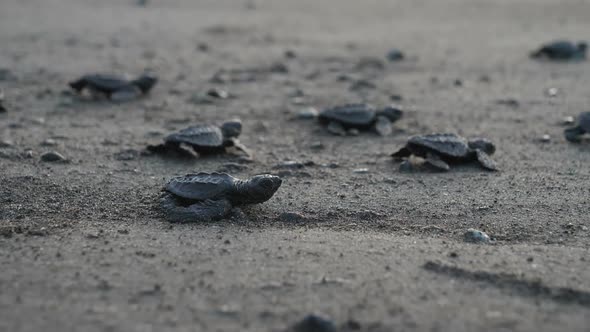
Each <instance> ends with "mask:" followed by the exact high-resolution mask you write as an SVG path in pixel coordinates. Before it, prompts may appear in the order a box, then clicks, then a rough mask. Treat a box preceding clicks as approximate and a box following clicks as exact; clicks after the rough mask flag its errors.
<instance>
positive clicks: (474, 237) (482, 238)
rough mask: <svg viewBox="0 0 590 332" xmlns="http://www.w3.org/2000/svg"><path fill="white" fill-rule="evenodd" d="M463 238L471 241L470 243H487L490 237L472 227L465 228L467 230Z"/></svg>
mask: <svg viewBox="0 0 590 332" xmlns="http://www.w3.org/2000/svg"><path fill="white" fill-rule="evenodd" d="M463 238H464V240H465V242H471V243H489V242H490V237H489V236H488V235H487V234H486V233H484V232H482V231H480V230H477V229H473V228H470V229H468V230H467V232H465V234H464V235H463Z"/></svg>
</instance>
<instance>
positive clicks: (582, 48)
mask: <svg viewBox="0 0 590 332" xmlns="http://www.w3.org/2000/svg"><path fill="white" fill-rule="evenodd" d="M578 49H579V50H580V51H582V52H586V50H587V49H588V44H587V43H586V42H583V41H581V42H579V43H578Z"/></svg>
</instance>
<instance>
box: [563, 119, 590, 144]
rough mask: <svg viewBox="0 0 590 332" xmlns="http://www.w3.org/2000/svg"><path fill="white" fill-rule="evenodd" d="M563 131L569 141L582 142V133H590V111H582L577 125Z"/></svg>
mask: <svg viewBox="0 0 590 332" xmlns="http://www.w3.org/2000/svg"><path fill="white" fill-rule="evenodd" d="M563 133H564V135H565V138H566V139H567V140H568V141H570V142H574V143H578V142H580V141H581V136H582V135H584V134H587V133H590V112H583V113H580V115H578V119H577V120H576V124H575V126H574V127H572V128H567V129H566V130H564V132H563Z"/></svg>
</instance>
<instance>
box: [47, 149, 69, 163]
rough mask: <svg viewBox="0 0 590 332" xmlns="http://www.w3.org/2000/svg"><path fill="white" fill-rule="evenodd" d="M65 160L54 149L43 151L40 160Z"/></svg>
mask: <svg viewBox="0 0 590 332" xmlns="http://www.w3.org/2000/svg"><path fill="white" fill-rule="evenodd" d="M66 160H67V159H66V157H64V156H62V155H61V154H59V153H58V152H55V151H50V152H45V153H43V154H42V155H41V161H45V162H63V161H66Z"/></svg>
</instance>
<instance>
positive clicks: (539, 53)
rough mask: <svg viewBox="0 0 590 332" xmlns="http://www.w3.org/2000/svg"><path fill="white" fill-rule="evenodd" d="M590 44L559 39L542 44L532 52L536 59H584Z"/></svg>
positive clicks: (532, 56)
mask: <svg viewBox="0 0 590 332" xmlns="http://www.w3.org/2000/svg"><path fill="white" fill-rule="evenodd" d="M587 49H588V44H586V42H579V43H577V44H575V43H572V42H570V41H567V40H557V41H554V42H551V43H548V44H545V45H543V46H541V48H539V49H538V50H536V51H534V52H532V53H531V58H534V59H549V60H557V61H567V60H578V61H579V60H584V59H586V50H587Z"/></svg>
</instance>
